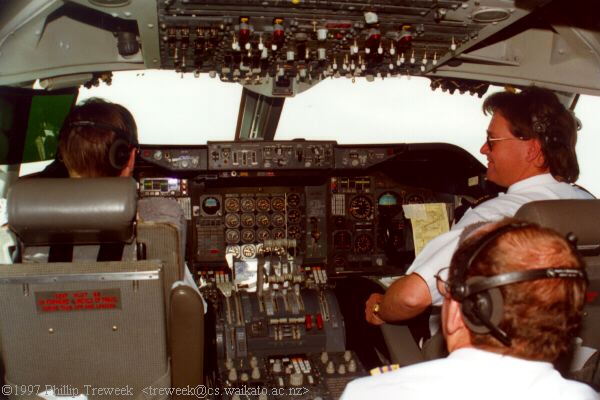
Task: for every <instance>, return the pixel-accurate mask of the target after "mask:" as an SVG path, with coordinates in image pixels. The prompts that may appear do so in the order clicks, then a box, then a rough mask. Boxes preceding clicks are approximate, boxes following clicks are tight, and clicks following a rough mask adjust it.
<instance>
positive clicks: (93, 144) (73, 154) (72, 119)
mask: <svg viewBox="0 0 600 400" xmlns="http://www.w3.org/2000/svg"><path fill="white" fill-rule="evenodd" d="M137 146H138V139H137V126H136V124H135V120H134V119H133V116H132V115H131V113H130V112H129V111H128V110H127V109H126V108H125V107H123V106H121V105H119V104H114V103H109V102H107V101H104V100H100V99H90V100H88V101H87V102H85V103H84V104H82V105H78V106H76V107H75V108H73V110H72V111H71V113H70V114H69V115H68V116H67V118H66V119H65V122H64V124H63V126H62V128H61V130H60V135H59V140H58V149H59V152H60V156H61V158H62V160H63V162H64V164H65V166H66V167H67V169H68V170H69V175H70V176H80V177H98V176H129V175H131V173H132V171H133V163H134V160H135V148H136V147H137Z"/></svg>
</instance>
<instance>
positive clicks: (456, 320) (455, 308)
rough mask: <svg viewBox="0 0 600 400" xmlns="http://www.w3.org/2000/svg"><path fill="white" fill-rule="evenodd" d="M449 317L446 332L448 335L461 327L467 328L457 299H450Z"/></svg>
mask: <svg viewBox="0 0 600 400" xmlns="http://www.w3.org/2000/svg"><path fill="white" fill-rule="evenodd" d="M447 307H448V311H447V315H448V318H447V320H446V332H447V334H448V335H452V334H454V333H456V332H458V331H460V330H461V329H466V325H465V322H464V320H463V314H462V311H461V309H460V303H459V302H458V301H456V300H452V299H450V300H449V301H448V305H447Z"/></svg>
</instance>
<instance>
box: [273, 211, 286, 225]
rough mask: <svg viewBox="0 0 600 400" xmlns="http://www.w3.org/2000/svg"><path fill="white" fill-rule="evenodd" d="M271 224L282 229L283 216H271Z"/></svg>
mask: <svg viewBox="0 0 600 400" xmlns="http://www.w3.org/2000/svg"><path fill="white" fill-rule="evenodd" d="M271 223H272V224H273V226H276V227H282V226H284V225H285V217H284V216H283V214H279V213H276V214H273V216H272V217H271Z"/></svg>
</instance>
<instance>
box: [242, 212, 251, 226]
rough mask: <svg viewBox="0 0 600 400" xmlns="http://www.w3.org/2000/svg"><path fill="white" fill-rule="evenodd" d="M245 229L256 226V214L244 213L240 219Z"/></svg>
mask: <svg viewBox="0 0 600 400" xmlns="http://www.w3.org/2000/svg"><path fill="white" fill-rule="evenodd" d="M240 220H241V222H242V226H243V227H244V228H252V227H253V226H254V214H250V213H244V214H242V216H241V217H240Z"/></svg>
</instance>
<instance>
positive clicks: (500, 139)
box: [485, 136, 527, 150]
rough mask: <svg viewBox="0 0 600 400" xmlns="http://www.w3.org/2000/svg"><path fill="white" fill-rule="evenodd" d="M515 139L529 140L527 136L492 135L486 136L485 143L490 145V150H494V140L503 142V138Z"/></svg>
mask: <svg viewBox="0 0 600 400" xmlns="http://www.w3.org/2000/svg"><path fill="white" fill-rule="evenodd" d="M514 139H519V140H527V138H525V137H523V136H514V137H498V138H492V137H489V136H486V137H485V144H486V145H487V147H489V149H490V150H492V149H493V144H494V142H501V141H503V140H514Z"/></svg>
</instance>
